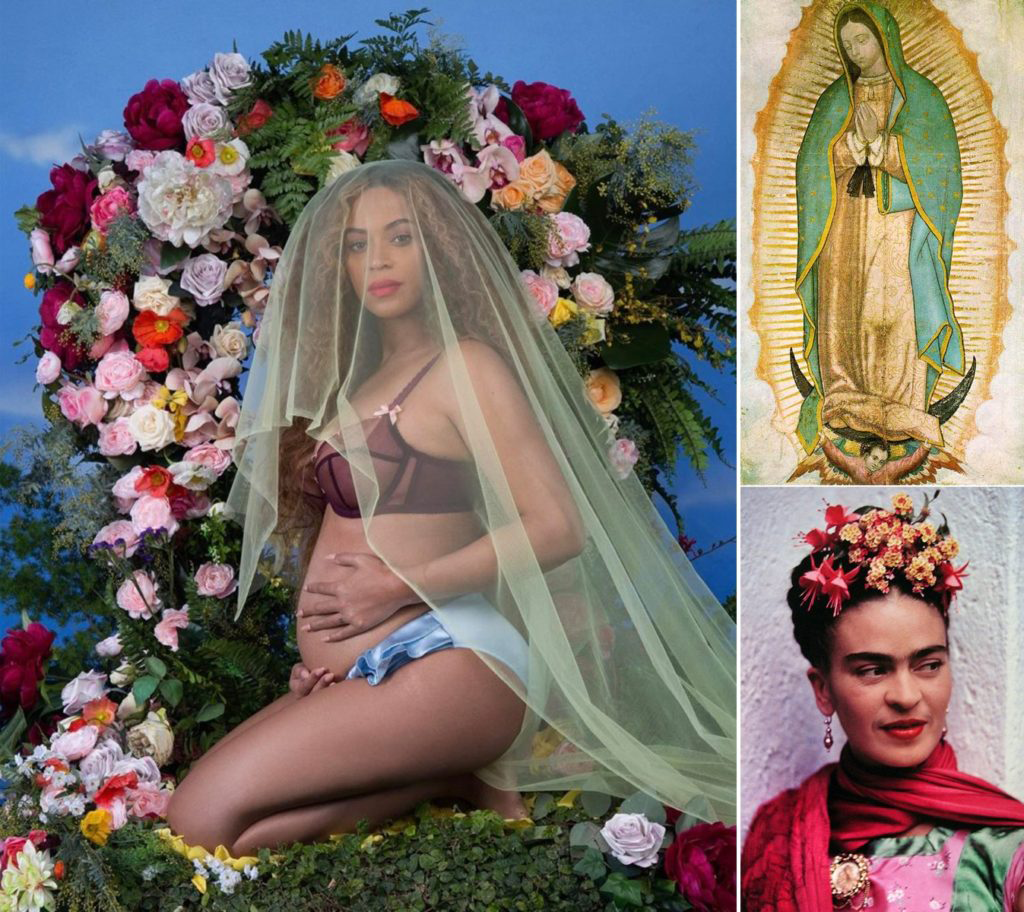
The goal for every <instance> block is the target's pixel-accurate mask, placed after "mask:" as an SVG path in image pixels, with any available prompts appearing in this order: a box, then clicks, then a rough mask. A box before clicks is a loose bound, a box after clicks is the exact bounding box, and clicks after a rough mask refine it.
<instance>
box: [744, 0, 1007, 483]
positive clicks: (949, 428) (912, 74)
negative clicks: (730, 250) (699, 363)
mask: <svg viewBox="0 0 1024 912" xmlns="http://www.w3.org/2000/svg"><path fill="white" fill-rule="evenodd" d="M741 16H742V19H741V28H742V29H743V38H742V48H743V50H742V58H743V59H742V62H741V80H742V91H741V97H742V99H743V101H742V105H741V108H742V113H741V117H742V120H743V126H744V130H743V153H742V154H743V165H742V166H741V172H742V175H741V180H742V182H743V193H744V196H745V198H746V201H747V205H746V206H741V213H743V218H744V225H743V238H744V241H745V244H744V249H745V251H746V253H745V257H744V259H745V264H746V267H747V268H746V276H747V281H746V283H745V286H744V288H743V289H742V294H743V299H744V301H745V309H746V313H747V317H748V319H747V321H745V324H744V330H745V335H744V336H743V343H744V344H743V346H742V359H743V364H742V374H741V376H742V381H741V383H742V386H743V391H742V400H741V401H742V423H743V433H742V444H743V459H742V462H743V468H742V479H743V481H744V482H746V483H754V484H758V483H760V484H775V483H783V482H787V481H788V482H798V483H804V484H897V483H899V484H915V483H918V484H920V483H926V482H936V481H937V482H940V483H953V484H956V483H985V484H990V483H1013V482H1020V481H1024V424H1022V423H1021V420H1020V416H1019V414H1018V410H1017V407H1016V405H1015V403H1016V402H1019V401H1020V398H1021V396H1022V395H1024V370H1022V367H1021V364H1022V359H1024V314H1022V312H1021V311H1024V307H1022V306H1021V280H1022V275H1021V269H1020V264H1019V262H1016V261H1015V260H1011V255H1012V253H1013V251H1014V249H1015V247H1022V246H1024V199H1022V197H1024V193H1022V191H1021V188H1022V182H1021V179H1020V169H1021V168H1022V167H1024V143H1022V139H1021V137H1020V135H1018V134H1019V133H1020V132H1021V125H1022V123H1024V116H1022V105H1021V100H1020V98H1021V94H1022V93H1021V91H1020V89H1021V85H1022V80H1024V69H1022V66H1021V63H1020V61H1019V60H1018V59H1017V58H1016V57H1015V56H1014V55H1013V53H1012V52H1011V51H1009V47H1012V44H1013V42H1012V41H1011V42H1010V43H1009V44H1008V45H1005V46H1004V43H1005V42H1006V41H1007V40H1008V38H1009V35H1010V34H1018V33H1019V35H1020V37H1022V38H1024V8H1021V7H1019V6H1017V5H1012V4H1007V3H1003V2H1001V0H990V2H987V0H977V2H975V0H970V2H966V0H964V2H961V0H853V2H849V0H814V2H811V3H807V4H806V5H804V4H802V3H800V2H799V0H784V2H781V3H777V2H770V3H769V2H766V0H765V2H762V0H744V2H743V3H742V4H741ZM1014 174H1016V180H1014V178H1013V175H1014ZM1015 188H1016V189H1015ZM1014 301H1016V305H1015V304H1014Z"/></svg>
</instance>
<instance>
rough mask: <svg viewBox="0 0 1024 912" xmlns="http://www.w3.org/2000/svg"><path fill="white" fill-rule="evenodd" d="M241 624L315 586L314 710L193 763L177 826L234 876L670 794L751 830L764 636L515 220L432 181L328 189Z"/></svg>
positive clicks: (297, 711) (268, 328) (285, 301)
mask: <svg viewBox="0 0 1024 912" xmlns="http://www.w3.org/2000/svg"><path fill="white" fill-rule="evenodd" d="M236 439H237V442H236V448H235V461H236V464H237V466H238V475H237V477H236V479H235V482H234V485H233V487H232V490H231V493H230V495H229V498H228V511H229V513H230V514H231V515H232V516H234V517H235V518H237V519H238V521H239V522H241V523H242V524H243V545H242V548H243V553H242V560H241V566H240V571H239V600H238V612H239V613H240V612H241V611H242V610H244V604H245V600H246V598H247V597H248V595H249V593H250V591H252V588H253V587H254V586H259V585H261V584H262V583H263V582H265V580H266V578H267V577H269V576H273V575H280V576H283V577H284V578H286V579H287V580H288V582H289V583H291V584H292V585H294V586H295V587H296V591H297V595H298V597H297V599H296V602H295V611H296V624H297V641H298V648H299V653H300V655H301V659H302V662H301V663H300V664H299V665H298V666H296V667H295V669H294V670H293V675H292V681H291V686H290V689H289V692H288V693H287V694H286V695H284V696H283V697H281V698H280V699H278V700H276V701H275V702H274V703H272V704H270V705H269V706H267V707H265V708H264V709H263V710H261V711H260V712H259V713H257V714H256V715H254V716H253V717H252V718H250V719H248V720H246V721H245V722H244V723H243V724H242V725H240V726H238V727H237V728H236V729H235V730H234V731H232V732H230V733H229V734H228V735H227V736H226V737H225V738H223V739H222V740H221V741H220V742H219V743H218V744H217V745H215V746H214V748H213V749H212V750H210V751H209V752H207V754H205V755H204V756H203V757H202V758H200V760H199V761H198V762H197V763H196V764H195V765H194V766H193V767H192V769H191V770H190V771H189V772H188V774H187V775H186V776H185V777H184V779H183V780H182V782H181V783H180V785H179V786H178V788H177V790H176V791H175V793H174V796H173V799H172V801H171V804H170V809H169V812H168V822H169V823H170V825H171V827H172V829H173V830H174V831H175V832H177V833H178V834H180V835H181V836H182V837H183V838H184V839H185V841H186V842H188V843H190V844H200V845H203V846H204V847H206V848H208V849H213V848H214V847H215V846H217V845H218V844H223V845H224V846H225V847H227V848H228V849H229V851H231V852H232V854H234V855H240V854H245V853H250V852H252V851H255V850H257V849H258V848H260V847H262V846H271V847H272V846H275V845H278V844H287V843H289V842H291V841H296V840H297V841H306V842H310V841H316V840H319V839H324V838H326V837H327V836H329V835H330V834H332V833H339V832H344V831H348V830H352V829H354V828H355V825H356V823H357V822H358V821H359V820H360V819H364V818H365V819H367V820H369V822H370V823H371V825H377V824H379V823H382V822H383V821H385V820H386V819H389V818H392V817H396V816H399V815H401V814H403V813H405V812H407V811H409V810H411V809H412V808H414V807H415V805H416V804H418V803H419V802H421V801H423V800H426V799H430V798H439V797H449V798H450V797H456V798H462V799H464V800H467V801H469V802H471V803H473V804H475V805H477V806H480V807H488V808H492V809H494V810H497V811H498V812H499V813H501V814H503V815H504V816H506V817H512V816H518V815H522V814H523V813H524V807H523V804H522V802H521V800H520V797H519V790H520V789H525V788H531V789H537V788H550V789H559V788H574V787H580V788H591V789H597V790H602V791H607V792H610V793H611V794H618V795H625V794H629V793H631V792H633V791H635V790H636V789H643V790H645V791H647V792H648V793H649V794H651V795H653V796H654V797H656V798H658V799H659V800H661V801H663V802H665V803H667V804H672V805H674V806H676V807H682V806H683V805H684V804H686V803H687V802H689V801H690V800H691V799H693V798H695V797H697V796H703V797H704V798H705V799H706V801H707V802H708V803H709V804H710V806H711V808H712V809H713V812H714V813H715V814H716V816H717V817H725V818H729V817H731V816H732V812H733V808H734V801H735V785H734V775H735V774H734V750H735V743H734V700H735V669H734V664H735V647H734V627H733V625H732V622H731V621H730V620H729V618H728V616H727V615H726V614H725V612H724V611H723V610H722V608H721V606H720V605H719V604H718V603H717V602H716V601H715V599H714V598H713V596H712V595H711V594H710V592H709V591H708V590H707V588H706V586H705V585H704V584H703V582H702V581H701V580H700V578H699V577H698V576H697V575H696V574H695V573H694V572H693V570H692V568H691V567H690V565H689V563H688V562H687V560H686V558H685V556H684V555H683V554H682V552H681V551H680V549H679V548H678V546H677V545H676V543H675V541H674V539H673V538H672V536H671V535H670V534H669V532H668V530H667V529H666V528H665V526H664V524H663V523H662V522H661V520H660V519H659V517H658V516H657V514H656V512H655V510H654V508H653V506H652V504H651V503H650V501H649V499H648V498H647V497H646V495H645V493H644V491H643V488H642V486H641V485H640V483H639V481H638V480H637V479H636V478H635V476H633V475H629V476H628V477H627V478H625V479H622V478H621V477H620V474H619V473H618V472H617V471H616V466H615V464H614V462H613V460H612V457H611V451H610V447H611V444H612V439H611V437H610V432H609V431H608V430H607V427H606V424H605V422H604V420H603V419H602V418H601V416H600V415H599V414H598V413H597V412H596V410H595V409H594V408H593V407H592V405H591V404H590V402H589V400H588V398H587V396H586V393H585V390H584V386H583V382H582V380H581V378H580V376H579V373H578V371H577V370H576V368H575V367H574V366H573V364H572V362H571V360H570V358H569V356H568V355H567V353H566V351H565V348H564V346H563V345H562V343H561V342H560V341H559V339H558V337H557V335H556V334H555V332H554V330H553V329H552V327H551V326H550V324H549V322H548V321H547V319H546V318H545V317H544V315H543V314H541V313H539V312H538V310H537V307H536V305H535V303H534V301H533V298H532V297H531V296H530V294H529V293H528V292H527V291H526V290H525V288H524V286H523V285H522V283H521V280H520V277H519V272H518V269H517V267H516V265H515V263H514V262H513V261H512V259H511V257H510V256H509V255H508V253H507V251H506V250H505V248H504V246H503V245H502V242H501V240H500V238H499V237H498V236H497V234H496V233H495V231H494V230H493V228H492V227H491V225H490V223H489V222H488V221H487V219H486V218H485V217H484V215H483V214H482V213H481V212H480V210H479V209H477V208H476V207H475V206H474V205H472V204H471V203H469V202H468V201H466V200H465V199H464V198H463V197H462V195H461V193H460V192H459V190H458V189H457V188H456V187H455V185H454V184H452V183H451V182H450V181H449V180H448V179H447V178H446V177H444V176H443V175H442V174H440V173H438V172H436V171H434V170H433V169H431V168H430V167H428V166H426V165H424V164H422V163H419V162H408V161H384V162H374V163H369V164H364V165H362V166H360V167H359V168H356V169H354V170H353V171H350V172H348V173H346V174H344V175H342V176H341V177H340V178H338V179H337V180H336V181H334V182H333V183H332V184H330V185H328V186H327V187H324V188H323V189H322V190H320V191H319V192H318V193H317V194H316V195H315V196H314V197H313V198H312V199H311V200H310V202H309V203H308V205H307V207H306V209H305V210H304V211H303V212H302V214H301V215H300V217H299V219H298V221H297V223H296V224H295V226H294V228H293V230H292V233H291V235H290V237H289V239H288V242H287V244H286V246H285V249H284V252H283V255H282V257H281V263H280V268H279V269H278V271H277V273H276V275H275V277H274V281H273V285H272V287H271V294H270V300H269V303H268V306H267V310H266V314H265V316H264V320H263V322H262V324H261V328H260V334H259V337H258V341H257V348H256V355H255V357H254V361H253V366H252V369H251V372H250V374H249V377H248V383H247V388H246V390H245V397H244V404H243V409H242V414H241V416H240V419H239V424H238V428H237V438H236Z"/></svg>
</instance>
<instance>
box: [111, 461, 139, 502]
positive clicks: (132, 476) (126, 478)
mask: <svg viewBox="0 0 1024 912" xmlns="http://www.w3.org/2000/svg"><path fill="white" fill-rule="evenodd" d="M141 477H142V466H135V467H134V468H133V469H132V470H131V471H130V472H128V474H127V475H122V476H121V477H120V478H118V479H117V481H115V482H114V485H113V487H111V489H110V493H111V494H113V495H114V497H117V498H119V499H121V500H130V501H135V500H138V499H139V492H138V491H137V490H136V489H135V482H136V481H138V480H139V479H140V478H141Z"/></svg>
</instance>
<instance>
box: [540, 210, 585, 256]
mask: <svg viewBox="0 0 1024 912" xmlns="http://www.w3.org/2000/svg"><path fill="white" fill-rule="evenodd" d="M549 218H551V219H553V220H554V223H555V230H554V231H553V232H551V236H550V239H549V242H548V257H547V260H546V261H545V262H546V263H547V264H548V265H549V266H575V265H576V264H577V263H578V262H579V261H580V258H579V252H580V251H583V250H589V249H590V229H589V228H588V227H587V223H586V222H584V221H583V219H581V218H580V217H579V216H578V215H573V214H572V213H571V212H556V213H555V214H554V215H552V216H549Z"/></svg>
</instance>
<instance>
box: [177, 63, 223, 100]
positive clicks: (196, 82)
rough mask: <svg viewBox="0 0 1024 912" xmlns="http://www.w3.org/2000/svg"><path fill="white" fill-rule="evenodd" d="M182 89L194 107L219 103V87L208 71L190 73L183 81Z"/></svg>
mask: <svg viewBox="0 0 1024 912" xmlns="http://www.w3.org/2000/svg"><path fill="white" fill-rule="evenodd" d="M181 88H182V90H183V91H184V92H185V94H186V95H187V96H188V100H189V101H190V102H192V104H194V105H198V104H214V103H216V101H217V86H216V85H215V84H214V82H213V78H212V77H211V76H210V74H209V72H207V71H206V70H198V71H197V72H195V73H189V74H188V76H186V77H185V78H184V79H182V80H181Z"/></svg>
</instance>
